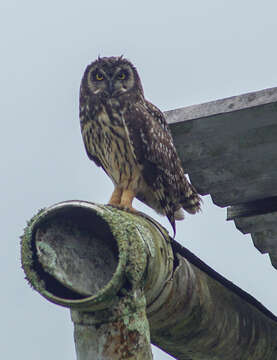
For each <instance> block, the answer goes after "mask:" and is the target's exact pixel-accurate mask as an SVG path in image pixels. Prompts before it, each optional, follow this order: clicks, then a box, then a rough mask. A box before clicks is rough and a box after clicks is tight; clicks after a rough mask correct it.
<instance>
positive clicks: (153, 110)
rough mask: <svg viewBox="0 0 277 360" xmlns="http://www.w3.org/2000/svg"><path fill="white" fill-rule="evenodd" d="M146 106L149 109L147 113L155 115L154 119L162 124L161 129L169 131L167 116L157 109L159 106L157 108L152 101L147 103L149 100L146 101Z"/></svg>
mask: <svg viewBox="0 0 277 360" xmlns="http://www.w3.org/2000/svg"><path fill="white" fill-rule="evenodd" d="M145 106H146V108H147V111H148V112H149V113H150V114H153V117H154V118H155V119H156V121H157V122H159V123H160V125H161V127H162V128H163V129H164V130H166V131H169V128H168V124H167V122H166V120H165V116H164V114H163V113H162V112H161V110H160V109H159V108H157V106H155V105H154V104H152V103H151V102H150V101H147V100H146V101H145Z"/></svg>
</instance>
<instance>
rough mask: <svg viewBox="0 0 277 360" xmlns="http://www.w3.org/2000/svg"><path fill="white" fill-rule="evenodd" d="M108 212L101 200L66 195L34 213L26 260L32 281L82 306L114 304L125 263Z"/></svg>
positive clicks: (62, 301) (50, 295)
mask: <svg viewBox="0 0 277 360" xmlns="http://www.w3.org/2000/svg"><path fill="white" fill-rule="evenodd" d="M106 211H107V210H106ZM104 215H105V209H103V208H101V205H96V204H92V203H88V202H85V201H65V202H62V203H58V204H55V205H53V206H51V207H49V208H48V209H46V210H44V211H42V212H41V213H40V214H39V215H38V216H37V217H36V218H35V219H34V221H33V223H32V224H31V227H29V235H30V236H29V237H28V236H27V239H26V236H23V242H24V237H25V241H27V242H28V249H27V250H28V251H27V253H28V254H27V255H26V246H25V254H24V251H23V250H22V265H23V268H24V270H25V273H26V275H27V279H28V280H29V282H30V283H31V285H32V286H33V287H34V288H35V289H36V290H37V291H39V292H40V293H41V294H42V295H43V296H44V297H46V298H47V299H48V300H50V301H52V302H54V303H57V304H59V305H63V306H67V307H75V308H79V309H80V310H81V308H84V310H86V309H88V308H90V307H93V308H95V307H97V304H98V305H99V306H100V307H101V308H105V307H107V306H109V303H110V302H111V298H113V297H114V295H115V294H116V292H117V290H118V288H120V284H121V282H122V276H121V274H122V273H123V271H121V270H122V265H123V264H122V262H120V261H119V249H118V244H117V241H116V239H115V237H114V235H113V233H112V230H111V227H110V225H109V223H108V221H107V219H105V216H104ZM22 245H23V244H22ZM22 248H24V246H23V247H22ZM100 303H101V304H100Z"/></svg>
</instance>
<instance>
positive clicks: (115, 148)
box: [80, 57, 201, 235]
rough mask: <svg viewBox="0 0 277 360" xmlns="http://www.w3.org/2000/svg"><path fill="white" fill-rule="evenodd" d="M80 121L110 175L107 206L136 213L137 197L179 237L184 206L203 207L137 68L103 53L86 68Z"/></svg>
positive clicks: (91, 148)
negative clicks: (111, 189) (111, 188)
mask: <svg viewBox="0 0 277 360" xmlns="http://www.w3.org/2000/svg"><path fill="white" fill-rule="evenodd" d="M80 121H81V130H82V136H83V140H84V144H85V148H86V151H87V154H88V156H89V158H90V159H91V160H93V161H94V162H95V163H96V164H97V165H98V166H101V167H102V168H103V169H104V171H105V172H106V173H107V175H108V176H109V177H110V178H111V179H112V181H113V183H114V186H115V189H114V192H113V194H112V196H111V198H110V201H109V204H110V205H114V206H116V207H119V208H122V209H128V210H129V211H133V212H135V210H134V209H133V207H132V201H133V199H134V197H136V198H138V199H139V200H141V201H142V202H144V203H145V204H147V205H148V206H150V207H151V208H153V209H154V210H156V211H157V212H158V213H160V214H163V215H166V216H167V218H168V219H169V221H170V223H171V225H172V227H173V230H174V235H175V220H182V219H183V218H184V216H183V210H182V209H185V210H186V211H187V212H189V213H191V214H194V213H196V212H198V211H199V210H200V202H201V200H200V198H199V196H198V194H197V192H196V190H195V189H194V188H193V186H192V185H191V184H190V183H189V182H188V180H187V179H186V176H185V174H184V171H183V169H182V166H181V161H180V159H179V157H178V155H177V152H176V150H175V147H174V145H173V141H172V137H171V134H170V132H169V129H168V126H167V124H166V120H165V117H164V115H163V113H162V112H161V111H160V110H159V109H158V108H157V107H156V106H154V105H153V104H151V103H150V102H149V101H147V100H146V99H145V98H144V94H143V89H142V85H141V81H140V78H139V75H138V73H137V70H136V68H135V67H134V66H133V65H132V64H131V63H130V62H129V61H128V60H126V59H124V58H122V57H103V58H98V59H97V60H96V61H94V62H92V63H91V64H90V65H89V66H88V67H87V68H86V70H85V73H84V76H83V79H82V82H81V89H80Z"/></svg>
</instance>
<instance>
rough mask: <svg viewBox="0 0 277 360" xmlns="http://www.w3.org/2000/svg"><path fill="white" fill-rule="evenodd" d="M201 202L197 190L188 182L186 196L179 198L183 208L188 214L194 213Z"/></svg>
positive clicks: (198, 209)
mask: <svg viewBox="0 0 277 360" xmlns="http://www.w3.org/2000/svg"><path fill="white" fill-rule="evenodd" d="M201 203H202V200H201V198H200V196H199V195H198V193H197V191H196V190H195V188H194V187H193V186H192V185H191V184H189V189H188V190H187V193H186V197H184V198H183V199H182V200H181V204H182V207H183V209H184V210H186V211H187V212H188V213H189V214H196V213H197V212H199V211H200V210H201Z"/></svg>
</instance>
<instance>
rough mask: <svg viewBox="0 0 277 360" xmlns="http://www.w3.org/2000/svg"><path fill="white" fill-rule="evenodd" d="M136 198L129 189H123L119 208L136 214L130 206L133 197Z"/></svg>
mask: <svg viewBox="0 0 277 360" xmlns="http://www.w3.org/2000/svg"><path fill="white" fill-rule="evenodd" d="M135 196H136V194H135V192H134V191H133V190H131V189H125V190H123V192H122V196H121V201H120V207H121V208H122V209H127V210H129V211H131V212H133V213H137V210H135V209H134V208H133V206H132V202H133V200H134V197H135Z"/></svg>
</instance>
